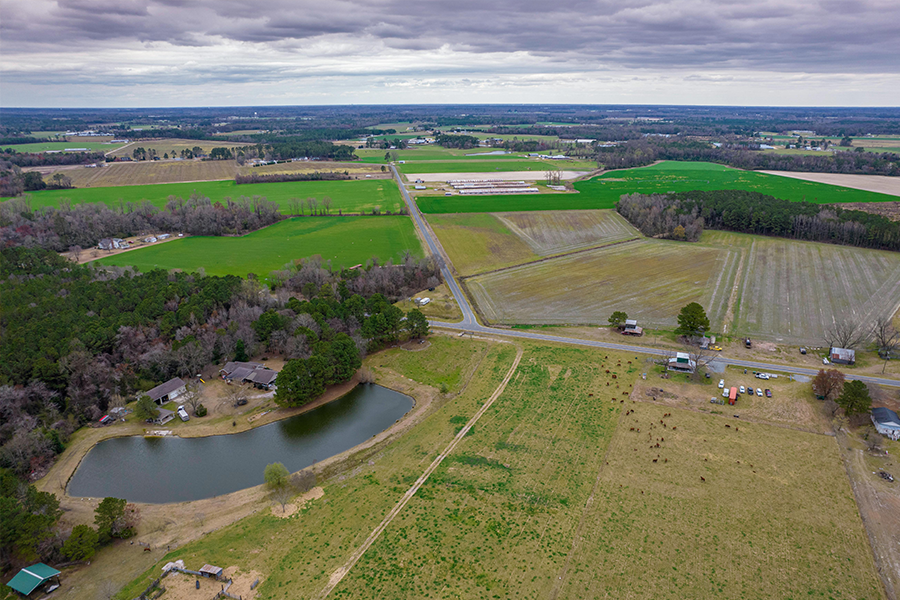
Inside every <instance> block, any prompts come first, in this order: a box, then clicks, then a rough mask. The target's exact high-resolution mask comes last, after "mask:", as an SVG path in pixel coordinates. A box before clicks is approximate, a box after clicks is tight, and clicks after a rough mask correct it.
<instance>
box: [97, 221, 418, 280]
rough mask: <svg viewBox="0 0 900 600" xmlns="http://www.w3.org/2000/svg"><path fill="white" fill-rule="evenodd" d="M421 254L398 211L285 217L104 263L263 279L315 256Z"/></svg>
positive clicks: (345, 259) (351, 258)
mask: <svg viewBox="0 0 900 600" xmlns="http://www.w3.org/2000/svg"><path fill="white" fill-rule="evenodd" d="M406 250H409V251H410V252H412V254H413V255H415V256H422V246H421V244H420V242H419V239H418V238H417V237H416V233H415V229H414V227H413V224H412V220H411V219H410V218H409V217H402V216H390V217H388V216H382V217H300V218H294V219H287V220H285V221H281V222H279V223H276V224H274V225H270V226H269V227H266V228H264V229H260V230H259V231H254V232H253V233H249V234H247V235H245V236H243V237H202V236H197V237H190V238H184V239H182V240H175V241H172V242H168V243H165V244H158V245H154V246H150V247H147V248H141V249H138V250H132V251H130V252H124V253H122V254H116V255H113V256H109V257H107V258H102V259H100V260H99V261H97V262H98V263H99V264H103V265H116V266H122V267H124V266H133V267H135V268H137V269H138V270H140V271H149V270H151V269H166V270H168V269H181V270H184V271H196V270H197V269H198V268H201V267H202V268H203V269H204V270H205V271H206V273H207V274H208V275H238V276H241V277H244V276H246V275H247V274H248V273H255V274H256V275H258V276H259V277H260V279H263V278H265V277H266V275H268V274H269V273H270V272H271V271H274V270H278V269H281V268H283V267H284V265H285V264H287V263H289V262H292V261H295V260H298V259H301V258H308V257H310V256H316V255H319V256H321V257H322V261H323V263H325V264H327V261H331V262H332V267H333V268H335V269H337V268H340V267H341V266H344V267H351V266H353V265H355V264H359V263H365V262H366V261H367V260H369V259H370V258H372V257H373V256H375V257H378V259H379V261H380V262H381V263H382V264H383V263H385V262H387V261H388V260H393V261H395V262H397V261H399V260H400V259H401V258H402V256H403V253H404V251H406Z"/></svg>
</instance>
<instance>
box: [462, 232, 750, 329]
mask: <svg viewBox="0 0 900 600" xmlns="http://www.w3.org/2000/svg"><path fill="white" fill-rule="evenodd" d="M738 259H739V253H738V252H736V251H733V250H731V249H728V248H725V247H714V246H705V245H688V244H679V243H678V242H668V241H661V240H652V239H641V240H638V241H633V242H627V243H623V244H619V245H615V246H610V247H607V248H599V249H597V250H593V251H588V252H582V253H578V254H572V255H567V256H561V257H559V258H554V259H551V260H547V261H543V262H540V263H534V264H530V265H523V266H521V267H514V268H511V269H507V270H504V271H500V272H497V273H491V274H487V275H479V276H476V277H472V278H471V279H468V280H467V281H466V284H467V285H468V288H469V290H470V292H471V293H472V295H473V296H474V298H475V301H476V303H477V304H478V307H479V309H480V310H481V312H482V314H483V315H484V316H485V317H486V318H487V319H488V320H489V321H492V322H499V323H549V324H553V323H558V324H566V323H570V324H577V323H605V322H606V319H607V318H608V317H609V315H610V314H612V313H613V312H614V311H617V310H624V311H626V312H628V314H629V315H633V316H635V317H636V318H638V319H639V320H640V321H641V322H642V323H645V324H647V325H656V326H663V327H672V326H675V325H676V316H677V315H678V312H679V311H680V310H681V308H682V307H683V306H685V305H686V304H688V303H690V302H700V304H702V305H703V307H704V308H705V309H706V313H707V315H708V316H709V319H710V322H711V324H712V327H713V328H718V327H720V326H721V324H722V321H723V318H724V315H725V312H726V308H727V303H728V298H729V296H730V293H731V287H732V285H733V283H732V282H733V279H734V277H735V271H736V270H737V264H738Z"/></svg>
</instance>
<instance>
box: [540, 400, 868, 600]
mask: <svg viewBox="0 0 900 600" xmlns="http://www.w3.org/2000/svg"><path fill="white" fill-rule="evenodd" d="M628 407H629V409H631V410H633V411H634V412H633V413H632V414H630V415H627V416H624V415H623V417H622V419H621V420H620V422H619V426H618V428H617V430H616V435H615V438H614V439H613V441H612V443H611V444H610V450H609V454H608V456H607V457H606V461H607V463H606V464H604V465H603V466H602V467H601V469H600V470H599V480H598V484H597V489H596V492H595V494H594V501H593V502H592V503H590V504H588V505H587V506H586V507H585V510H584V515H583V522H582V525H581V528H580V530H579V531H578V538H577V539H576V541H575V543H574V544H573V546H572V550H571V552H569V554H568V557H567V560H566V567H565V568H564V569H561V570H560V571H559V575H558V576H559V577H560V578H561V579H559V580H558V581H559V591H560V594H559V597H560V598H622V597H628V598H636V599H637V598H648V599H650V598H653V599H665V598H671V599H681V598H800V597H804V598H806V597H815V598H868V599H870V600H875V599H878V598H882V597H883V594H882V590H881V585H880V582H879V580H878V576H877V574H876V571H875V565H874V561H873V559H872V551H871V549H870V548H869V544H868V540H867V538H866V533H865V530H864V528H863V524H862V521H861V520H860V517H859V513H858V511H857V507H856V504H855V501H854V497H853V493H852V491H851V489H850V486H849V483H848V481H847V476H846V473H845V471H844V468H843V466H842V464H841V458H840V455H839V453H838V447H837V444H836V443H835V440H834V438H832V437H829V436H825V435H818V434H812V433H805V432H800V431H794V430H791V429H786V428H782V427H773V426H770V425H762V424H756V423H745V422H741V421H738V420H736V419H733V418H731V417H730V415H729V416H728V417H716V416H711V415H705V414H701V413H696V412H693V411H688V410H681V409H672V408H669V407H664V406H656V405H653V404H645V403H640V402H638V403H637V404H629V405H628ZM666 413H671V416H669V417H664V416H663V415H664V414H666ZM661 420H662V421H664V422H665V424H666V426H665V427H663V426H662V424H661V423H660V421H661ZM632 429H635V430H639V431H632ZM657 444H658V445H659V447H657ZM654 461H655V462H654ZM701 478H702V479H701ZM823 517H824V518H823Z"/></svg>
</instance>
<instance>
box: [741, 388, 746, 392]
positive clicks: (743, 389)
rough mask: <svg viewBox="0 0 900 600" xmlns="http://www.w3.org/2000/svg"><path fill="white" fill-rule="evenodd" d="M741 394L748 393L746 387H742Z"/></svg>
mask: <svg viewBox="0 0 900 600" xmlns="http://www.w3.org/2000/svg"><path fill="white" fill-rule="evenodd" d="M741 393H742V394H745V393H746V388H745V387H744V386H741Z"/></svg>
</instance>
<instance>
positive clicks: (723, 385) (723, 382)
mask: <svg viewBox="0 0 900 600" xmlns="http://www.w3.org/2000/svg"><path fill="white" fill-rule="evenodd" d="M723 387H725V380H724V379H720V380H719V389H720V390H721V389H722V388H723Z"/></svg>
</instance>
